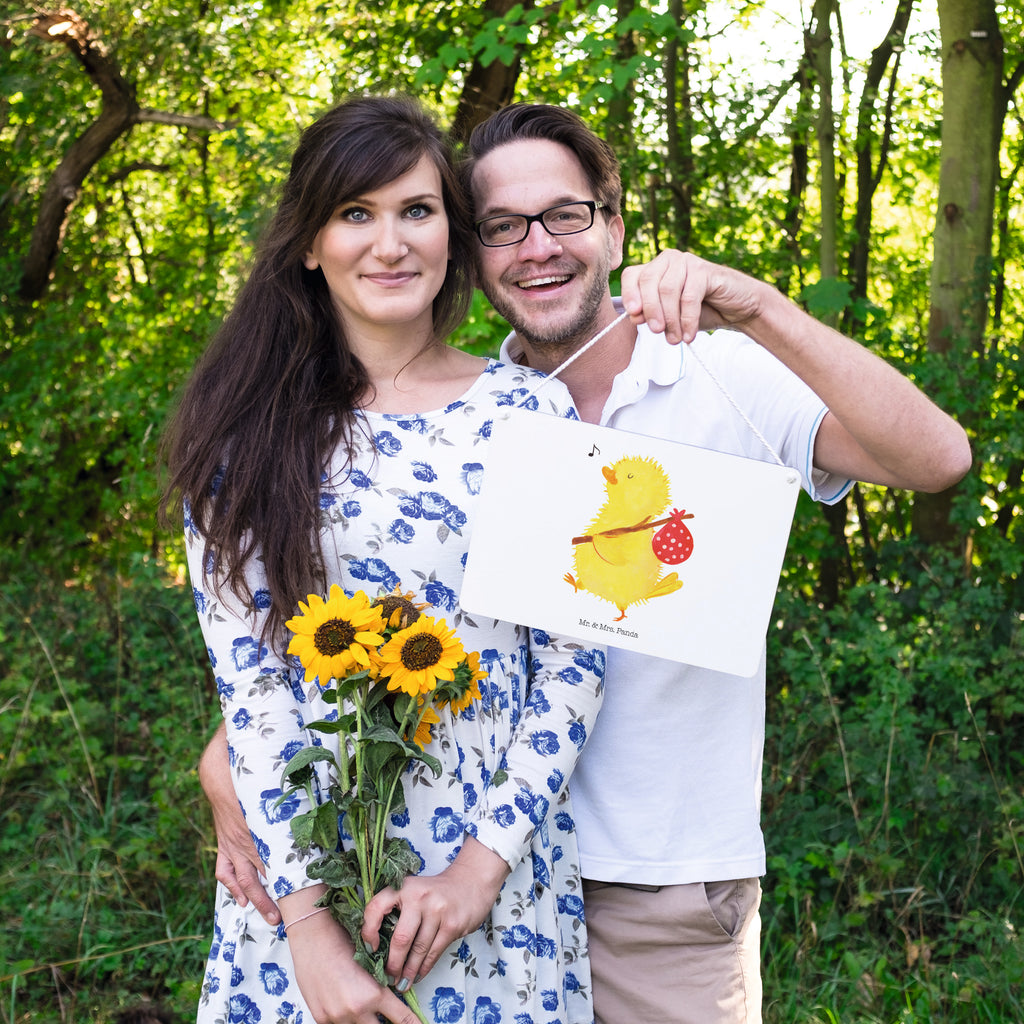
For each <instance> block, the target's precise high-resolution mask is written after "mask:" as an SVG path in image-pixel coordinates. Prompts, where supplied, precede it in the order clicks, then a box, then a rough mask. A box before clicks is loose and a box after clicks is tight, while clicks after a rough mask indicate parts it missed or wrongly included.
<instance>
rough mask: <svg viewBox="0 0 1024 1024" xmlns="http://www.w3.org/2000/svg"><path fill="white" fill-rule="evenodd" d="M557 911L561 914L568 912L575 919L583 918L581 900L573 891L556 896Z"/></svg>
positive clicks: (580, 919)
mask: <svg viewBox="0 0 1024 1024" xmlns="http://www.w3.org/2000/svg"><path fill="white" fill-rule="evenodd" d="M558 911H559V913H561V914H568V915H569V916H570V917H575V918H576V919H577V920H579V921H582V920H583V900H581V899H580V898H579V896H576V895H574V894H573V893H564V894H563V895H561V896H559V897H558Z"/></svg>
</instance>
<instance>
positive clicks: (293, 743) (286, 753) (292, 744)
mask: <svg viewBox="0 0 1024 1024" xmlns="http://www.w3.org/2000/svg"><path fill="white" fill-rule="evenodd" d="M305 745H306V744H305V743H303V742H302V740H290V741H289V742H288V743H286V744H285V745H284V746H283V747H282V748H281V753H280V754H278V757H280V758H281V760H282V761H290V760H291V759H292V758H293V757H294V756H295V755H296V754H297V753H298V752H299V751H300V750H301V749H302V748H303V747H304V746H305Z"/></svg>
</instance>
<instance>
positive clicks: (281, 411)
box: [162, 97, 472, 642]
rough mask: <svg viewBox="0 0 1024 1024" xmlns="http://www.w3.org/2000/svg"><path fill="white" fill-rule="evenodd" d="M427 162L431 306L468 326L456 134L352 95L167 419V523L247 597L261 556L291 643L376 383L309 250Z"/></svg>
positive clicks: (288, 196) (311, 139) (440, 319)
mask: <svg viewBox="0 0 1024 1024" xmlns="http://www.w3.org/2000/svg"><path fill="white" fill-rule="evenodd" d="M424 156H426V157H428V158H429V159H430V160H432V161H433V163H434V164H435V165H436V166H437V168H438V170H439V172H440V174H441V182H442V195H443V200H444V206H445V211H446V213H447V215H448V221H449V235H450V249H451V254H450V260H449V264H448V273H447V275H446V278H445V281H444V284H443V286H442V288H441V291H440V292H439V294H438V295H437V298H436V299H435V301H434V309H433V314H434V334H435V339H436V341H437V343H441V342H442V341H443V339H444V338H445V337H446V336H447V335H448V333H449V332H450V331H451V330H453V329H454V328H455V327H456V326H457V325H458V324H459V323H461V322H462V320H463V318H464V317H465V315H466V311H467V309H468V307H469V301H470V298H471V296H472V276H471V266H472V248H471V245H472V233H471V226H470V221H469V215H468V212H467V203H466V201H465V199H464V198H463V194H462V192H461V190H460V188H459V185H458V179H457V177H456V174H455V171H454V169H453V160H452V155H451V152H450V149H449V146H448V143H447V140H446V139H445V137H444V136H443V135H442V133H441V131H440V130H439V129H438V127H437V126H436V124H435V123H434V121H433V120H432V118H431V117H430V116H429V115H428V114H427V113H426V112H425V111H424V110H423V109H422V108H421V107H420V106H419V105H418V104H417V103H415V102H414V101H412V100H410V99H407V98H404V97H364V98H360V99H354V100H350V101H348V102H346V103H342V104H341V105H339V106H337V107H335V108H334V109H332V110H330V111H329V112H328V113H326V114H324V115H323V116H322V117H320V118H319V119H318V120H317V121H315V122H314V123H313V124H312V125H310V126H309V127H308V128H307V129H306V130H305V131H304V132H303V134H302V137H301V139H300V141H299V145H298V147H297V149H296V151H295V154H294V156H293V157H292V163H291V169H290V172H289V176H288V180H287V182H286V183H285V186H284V189H283V193H282V197H281V201H280V204H279V206H278V208H277V211H276V213H275V215H274V217H273V220H272V221H271V224H270V226H269V228H268V229H267V231H266V233H265V234H264V236H263V237H262V239H261V242H260V245H259V248H258V250H257V255H256V260H255V264H254V266H253V269H252V272H251V274H250V276H249V278H248V280H247V281H246V283H245V284H244V286H243V287H242V289H241V291H240V293H239V295H238V298H237V299H236V301H235V303H234V306H233V308H232V310H231V312H230V313H229V315H228V316H227V318H226V319H225V321H224V323H223V325H222V326H221V328H220V330H219V331H218V332H217V334H216V335H215V336H214V338H213V340H212V342H211V343H210V346H209V348H208V349H207V351H206V352H205V353H204V355H203V356H202V357H201V359H200V361H199V363H198V365H197V367H196V369H195V371H194V373H193V375H192V377H191V379H190V380H189V382H188V384H187V386H186V388H185V391H184V394H183V397H182V399H181V402H180V404H179V406H178V408H177V410H176V412H175V414H174V415H173V417H172V418H171V421H170V423H169V425H168V429H167V432H166V435H165V439H164V459H165V462H166V464H167V469H168V475H169V480H168V485H167V488H166V491H165V495H164V499H163V503H162V512H163V515H164V520H165V522H166V521H169V520H172V519H176V518H177V516H176V515H173V514H172V512H176V511H178V510H180V508H181V502H182V501H184V502H185V503H186V506H187V508H188V509H189V513H188V514H189V516H190V517H191V523H192V524H194V526H195V528H196V529H198V530H199V532H200V533H201V534H202V536H203V538H204V540H205V551H204V559H203V562H204V566H205V567H206V570H207V572H210V570H211V568H212V567H213V566H216V573H213V572H210V575H211V578H213V579H215V580H217V581H218V583H219V584H220V585H221V586H225V585H226V586H227V587H228V588H230V590H231V591H232V592H233V593H234V594H235V595H236V597H237V598H238V599H239V600H241V601H243V602H246V603H247V604H248V605H249V606H250V607H251V603H252V602H253V601H254V599H255V598H256V595H254V594H252V593H251V592H250V588H249V586H248V584H247V582H246V570H247V568H248V567H249V563H250V562H251V561H252V559H254V558H259V559H260V560H261V561H262V563H263V570H264V575H265V577H266V586H267V590H268V591H269V600H270V613H269V616H268V620H267V624H266V628H265V630H264V633H263V639H264V640H265V641H266V642H273V641H275V640H279V639H280V637H281V634H282V626H283V623H284V621H285V620H286V619H287V618H288V617H290V616H291V615H292V614H294V611H295V608H296V603H297V602H298V601H299V600H302V599H304V598H305V596H306V595H307V594H308V593H311V592H317V591H323V590H324V588H325V585H326V580H325V571H324V564H323V552H322V549H321V545H320V539H319V538H320V531H319V488H320V481H321V479H322V476H323V473H324V472H325V471H326V469H327V466H328V464H329V462H330V460H331V456H332V454H333V453H334V451H335V450H336V449H337V448H338V447H339V445H340V446H342V447H343V450H349V446H350V444H351V440H352V433H353V429H354V411H355V409H356V407H357V402H358V401H359V400H360V398H365V396H366V394H367V393H368V390H369V388H370V382H369V380H368V377H367V374H366V371H365V369H364V368H363V366H362V365H361V363H360V362H359V361H358V359H356V358H355V356H354V355H353V354H352V352H351V350H350V348H349V345H348V342H347V340H346V338H345V334H344V331H343V329H342V326H341V323H340V321H339V319H338V317H337V315H336V313H335V311H334V308H333V306H332V302H331V297H330V293H329V291H328V288H327V284H326V281H325V280H324V277H323V273H322V272H321V271H320V270H319V269H317V270H314V271H310V270H308V269H307V268H306V267H305V265H304V264H303V257H304V256H305V254H306V253H307V252H308V251H309V249H310V247H311V246H312V244H313V240H314V238H315V236H316V234H317V232H318V231H319V230H320V228H321V227H322V226H323V225H324V224H325V223H327V221H328V219H329V218H330V216H331V215H332V213H333V212H334V211H335V210H336V208H337V207H338V206H339V205H340V204H341V203H344V202H347V201H349V200H350V199H353V198H355V197H358V196H361V195H365V194H366V193H368V192H371V191H373V190H374V189H377V188H380V187H381V186H383V185H386V184H388V183H390V182H392V181H394V180H396V179H397V178H399V177H401V176H402V175H403V174H405V173H407V172H408V171H410V170H411V169H412V168H413V167H414V166H415V165H416V164H417V163H418V162H419V160H420V159H421V158H422V157H424ZM178 521H179V522H180V520H178ZM196 582H197V583H198V581H196ZM260 596H261V597H262V596H263V595H260Z"/></svg>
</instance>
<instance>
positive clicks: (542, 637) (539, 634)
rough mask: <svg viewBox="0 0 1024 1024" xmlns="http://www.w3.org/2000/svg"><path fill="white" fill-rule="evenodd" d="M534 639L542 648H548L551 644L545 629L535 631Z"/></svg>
mask: <svg viewBox="0 0 1024 1024" xmlns="http://www.w3.org/2000/svg"><path fill="white" fill-rule="evenodd" d="M533 639H534V640H536V641H537V643H538V644H540V646H541V647H547V645H548V644H549V643H551V637H550V636H549V635H548V634H547V633H545V632H544V630H543V629H535V630H533Z"/></svg>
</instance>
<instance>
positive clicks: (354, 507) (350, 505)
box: [341, 498, 363, 519]
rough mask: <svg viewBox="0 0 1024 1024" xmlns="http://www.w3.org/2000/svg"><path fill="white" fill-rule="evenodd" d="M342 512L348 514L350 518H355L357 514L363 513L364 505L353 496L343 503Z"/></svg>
mask: <svg viewBox="0 0 1024 1024" xmlns="http://www.w3.org/2000/svg"><path fill="white" fill-rule="evenodd" d="M341 512H342V515H345V516H347V517H348V518H349V519H355V518H356V516H360V515H362V514H363V506H362V505H360V504H359V502H358V501H356V500H355V498H351V499H349V500H348V501H346V502H343V503H342V506H341Z"/></svg>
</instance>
